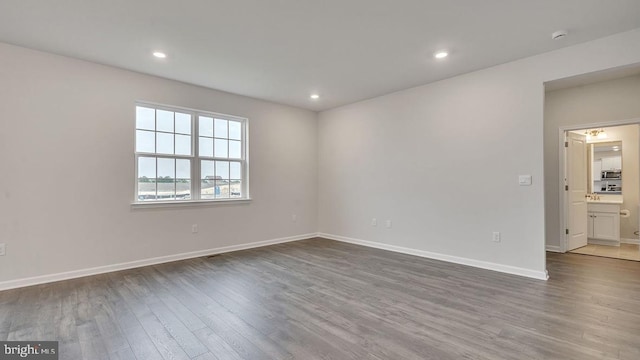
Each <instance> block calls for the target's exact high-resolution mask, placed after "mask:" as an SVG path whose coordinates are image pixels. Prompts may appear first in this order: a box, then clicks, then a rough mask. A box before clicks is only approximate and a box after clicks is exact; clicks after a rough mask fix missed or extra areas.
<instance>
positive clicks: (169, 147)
mask: <svg viewBox="0 0 640 360" xmlns="http://www.w3.org/2000/svg"><path fill="white" fill-rule="evenodd" d="M156 152H157V153H158V154H173V134H164V133H156Z"/></svg>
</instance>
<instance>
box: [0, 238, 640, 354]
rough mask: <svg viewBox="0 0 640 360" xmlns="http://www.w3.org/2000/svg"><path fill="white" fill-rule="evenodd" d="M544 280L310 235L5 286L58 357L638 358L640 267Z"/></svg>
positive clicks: (29, 332)
mask: <svg viewBox="0 0 640 360" xmlns="http://www.w3.org/2000/svg"><path fill="white" fill-rule="evenodd" d="M547 256H548V258H547V261H548V269H549V271H550V275H551V278H550V279H549V281H547V282H545V281H539V280H530V279H526V278H522V277H518V276H510V275H506V274H501V273H497V272H492V271H485V270H480V269H476V268H471V267H465V266H462V265H455V264H450V263H444V262H440V261H435V260H428V259H423V258H418V257H413V256H409V255H403V254H397V253H392V252H386V251H382V250H376V249H370V248H365V247H359V246H355V245H350V244H343V243H339V242H334V241H330V240H323V239H311V240H305V241H299V242H294V243H289V244H282V245H275V246H270V247H265V248H260V249H254V250H246V251H240V252H235V253H230V254H224V255H219V256H215V257H210V258H198V259H192V260H186V261H180V262H174V263H169V264H163V265H157V266H150V267H145V268H140V269H134V270H127V271H121V272H116V273H111V274H105V275H98V276H93V277H87V278H82V279H76V280H70V281H64V282H59V283H53V284H46V285H40V286H34V287H29V288H23V289H16V290H10V291H4V292H0V340H58V341H60V359H74V360H75V359H90V360H96V359H145V360H146V359H199V360H204V359H251V360H255V359H305V360H306V359H394V360H395V359H519V360H521V359H580V360H585V359H633V360H637V359H640V263H638V262H632V261H623V260H615V259H607V258H598V257H591V256H583V255H574V254H553V253H549V254H548V255H547Z"/></svg>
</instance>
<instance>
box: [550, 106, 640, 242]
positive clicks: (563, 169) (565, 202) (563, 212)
mask: <svg viewBox="0 0 640 360" xmlns="http://www.w3.org/2000/svg"><path fill="white" fill-rule="evenodd" d="M635 124H638V125H640V118H633V119H626V120H613V121H603V122H596V123H587V124H579V125H566V126H560V127H559V128H558V154H559V157H560V158H559V159H558V160H559V168H558V174H559V175H560V181H559V182H558V190H560V196H559V201H560V209H559V210H560V211H559V213H560V229H558V234H559V235H560V237H559V239H560V252H562V253H565V252H567V248H568V242H569V237H568V236H567V234H565V229H568V226H569V224H568V221H569V199H568V197H569V194H567V192H566V191H565V190H564V187H565V185H566V179H567V151H566V148H565V147H564V143H565V141H566V133H567V132H569V131H575V130H583V129H589V128H603V127H613V126H622V125H635ZM638 156H640V153H639V154H638ZM637 176H638V177H640V174H637Z"/></svg>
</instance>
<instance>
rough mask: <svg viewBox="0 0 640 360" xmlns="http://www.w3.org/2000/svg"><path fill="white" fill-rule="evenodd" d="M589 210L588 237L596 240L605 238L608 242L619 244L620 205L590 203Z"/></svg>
mask: <svg viewBox="0 0 640 360" xmlns="http://www.w3.org/2000/svg"><path fill="white" fill-rule="evenodd" d="M587 211H588V213H587V216H588V218H587V221H588V225H587V237H588V238H589V239H594V240H605V241H606V243H610V244H612V245H613V244H614V243H616V244H619V243H620V205H618V204H594V203H589V204H588V205H587ZM595 242H596V243H597V242H598V241H595ZM600 242H602V241H600Z"/></svg>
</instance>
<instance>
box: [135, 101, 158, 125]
mask: <svg viewBox="0 0 640 360" xmlns="http://www.w3.org/2000/svg"><path fill="white" fill-rule="evenodd" d="M136 129H145V130H155V129H156V111H155V110H154V109H149V108H146V107H142V106H136Z"/></svg>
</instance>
